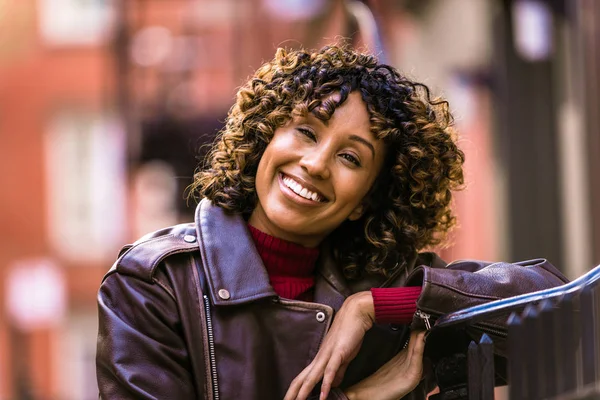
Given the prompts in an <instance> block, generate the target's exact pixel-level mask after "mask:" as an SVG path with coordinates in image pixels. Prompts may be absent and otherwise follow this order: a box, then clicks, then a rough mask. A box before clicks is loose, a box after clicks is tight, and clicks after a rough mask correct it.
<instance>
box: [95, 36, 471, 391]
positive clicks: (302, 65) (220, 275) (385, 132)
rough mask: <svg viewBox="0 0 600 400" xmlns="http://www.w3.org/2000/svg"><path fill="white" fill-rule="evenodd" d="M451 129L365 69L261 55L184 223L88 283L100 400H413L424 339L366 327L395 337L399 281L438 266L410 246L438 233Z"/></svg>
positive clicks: (454, 165) (342, 53) (457, 174)
mask: <svg viewBox="0 0 600 400" xmlns="http://www.w3.org/2000/svg"><path fill="white" fill-rule="evenodd" d="M450 125H451V117H450V115H449V113H448V106H447V103H446V102H444V101H433V100H431V99H430V96H429V91H428V89H427V87H426V86H424V85H421V84H418V83H415V82H412V81H410V80H409V79H407V78H405V77H403V76H401V75H400V74H399V73H398V72H397V71H396V70H394V69H393V68H391V67H388V66H385V65H381V64H378V62H377V59H376V58H375V57H374V56H370V55H367V54H362V53H359V52H356V51H354V50H351V49H348V48H343V47H326V48H324V49H322V50H321V51H319V52H314V53H311V52H307V51H302V50H301V51H293V52H286V51H284V50H281V49H280V50H278V51H277V54H276V56H275V58H274V59H273V60H272V61H270V62H268V63H266V64H265V65H264V66H262V67H261V68H260V69H259V70H258V71H257V72H256V74H255V76H254V77H253V78H252V79H251V80H250V81H249V82H248V83H247V84H246V85H245V86H243V87H242V88H241V89H240V90H239V92H238V95H237V100H236V103H235V105H234V106H233V107H232V109H231V110H230V113H229V116H228V119H227V124H226V127H225V129H224V130H223V132H222V133H221V134H220V135H219V137H218V138H217V140H216V142H215V144H214V147H213V149H212V151H211V153H210V155H209V158H208V165H207V167H206V168H205V169H202V170H200V171H199V172H198V173H197V174H196V177H195V183H194V189H196V191H197V193H198V194H199V196H200V197H201V198H202V200H201V201H200V204H199V205H198V208H197V210H196V218H195V223H193V224H185V225H178V226H175V227H171V228H167V229H164V230H161V231H158V232H155V233H153V234H150V235H148V236H147V237H145V238H142V239H140V240H139V241H138V242H136V243H135V244H134V245H132V246H127V247H125V248H124V250H123V251H122V252H121V254H120V257H119V259H118V260H117V262H116V263H115V265H114V266H113V268H112V269H111V271H110V272H109V273H108V274H107V275H106V277H105V278H104V280H103V283H102V286H101V288H100V292H99V297H98V301H99V318H100V327H99V336H98V353H97V377H98V385H99V388H100V394H101V398H103V399H113V398H115V399H116V398H119V399H123V398H132V399H133V398H135V399H168V398H173V399H184V398H186V399H187V398H211V399H212V398H214V399H219V398H222V399H281V398H283V397H284V395H285V394H286V392H287V391H288V387H289V386H290V383H291V382H292V380H293V379H294V377H296V376H298V378H296V379H295V380H294V383H293V385H292V386H291V387H290V389H289V392H287V397H286V398H290V399H291V398H306V397H307V396H308V395H309V394H310V393H311V392H312V393H313V394H314V395H317V396H320V398H322V399H323V398H342V399H343V398H356V399H360V398H367V397H368V398H370V399H373V400H374V399H397V398H401V397H403V396H405V395H406V394H408V393H411V394H410V396H412V397H411V398H424V395H425V393H426V390H425V388H424V385H420V386H419V387H418V388H417V389H415V387H416V386H417V385H418V384H419V381H420V377H421V368H422V354H423V347H424V344H423V340H424V339H423V337H424V336H423V334H422V333H418V332H417V331H415V332H413V333H412V334H411V333H410V332H409V330H408V328H407V327H406V326H404V327H401V328H400V329H399V327H397V326H389V325H386V324H381V323H380V322H382V321H385V320H386V318H387V319H389V318H391V319H392V320H393V321H395V322H402V323H406V325H408V322H410V320H411V319H412V317H413V313H414V311H415V309H416V305H415V303H416V299H417V298H419V296H420V288H418V287H417V288H405V287H403V286H405V284H406V279H407V275H408V272H410V271H413V270H414V269H415V267H416V266H418V265H428V266H431V267H440V266H442V267H443V266H444V264H442V263H441V261H440V260H439V259H438V258H436V257H435V256H434V255H432V254H430V253H425V254H417V251H418V250H420V249H422V248H424V247H427V246H430V245H434V244H437V243H439V242H440V240H442V239H443V237H444V235H445V234H446V233H447V231H448V230H449V229H450V228H451V227H452V225H453V224H454V216H453V214H452V212H451V209H450V201H451V191H452V190H454V189H456V188H458V187H459V186H460V185H461V184H462V183H463V176H462V163H463V158H464V156H463V153H462V152H461V151H460V150H459V149H458V148H457V146H456V142H455V139H454V136H453V134H452V131H451V128H450ZM417 285H418V283H417ZM390 286H394V287H399V289H373V290H372V291H371V289H372V288H383V287H390ZM386 296H387V297H386ZM387 298H391V299H392V301H391V306H390V301H387V300H386V299H387ZM374 299H375V301H374ZM382 299H383V300H382ZM397 303H398V304H400V303H402V304H405V306H406V307H404V306H403V307H400V308H402V309H401V310H399V309H398V307H395V305H396V304H397ZM334 315H336V318H335V323H334V324H333V326H332V328H331V330H330V332H329V334H328V335H327V338H326V339H324V337H325V335H326V333H327V332H328V328H329V326H330V324H331V322H332V320H333V317H334ZM346 333H347V334H346ZM409 337H410V341H409V343H408V345H407V341H408V339H409ZM403 348H404V350H402V349H403ZM317 353H318V356H317ZM315 356H317V358H315ZM313 359H314V361H313ZM322 377H324V379H323V385H322V386H321V388H318V387H317V388H316V389H314V390H313V387H315V385H316V383H317V382H318V381H319V380H320V379H321V378H322ZM332 388H333V389H332ZM413 389H414V390H413Z"/></svg>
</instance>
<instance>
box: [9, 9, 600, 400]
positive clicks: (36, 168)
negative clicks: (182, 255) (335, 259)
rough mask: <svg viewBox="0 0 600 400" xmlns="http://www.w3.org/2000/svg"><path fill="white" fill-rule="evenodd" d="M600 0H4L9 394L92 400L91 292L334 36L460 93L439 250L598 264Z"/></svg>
mask: <svg viewBox="0 0 600 400" xmlns="http://www.w3.org/2000/svg"><path fill="white" fill-rule="evenodd" d="M597 17H600V5H598V3H597V2H594V0H577V1H559V0H548V1H534V0H520V1H517V0H515V1H509V0H504V1H487V2H486V1H480V0H428V1H418V0H403V1H395V0H394V1H392V0H374V1H365V2H361V1H350V0H348V1H346V0H309V1H293V0H286V1H279V0H244V1H240V0H169V1H164V0H127V1H117V0H112V1H109V0H98V1H88V2H80V1H76V0H38V1H33V0H0V182H1V183H2V185H1V187H2V188H3V191H2V196H0V205H1V207H0V222H1V224H0V226H1V227H2V228H3V229H2V240H0V399H67V400H70V399H77V400H81V399H95V398H97V389H96V386H95V385H96V383H95V375H94V374H95V372H94V368H95V367H94V353H95V340H96V329H97V321H96V304H95V301H96V300H95V299H96V292H97V289H98V286H99V284H100V281H101V279H102V276H103V274H104V273H105V272H106V271H107V270H108V268H110V265H111V264H112V262H113V261H114V259H115V257H116V254H117V252H118V250H119V248H120V246H121V245H122V244H124V243H127V242H131V241H133V240H135V239H136V238H137V237H139V236H140V235H142V234H144V233H147V232H149V231H152V230H154V229H158V228H160V227H163V226H166V225H170V224H174V223H178V222H181V221H187V220H189V219H190V218H191V213H192V210H193V207H194V205H193V204H189V205H188V204H187V203H186V201H185V199H184V190H185V187H186V186H187V185H188V184H189V183H190V182H191V179H192V174H193V170H194V168H195V165H196V164H197V157H198V154H201V153H202V149H201V145H202V144H203V143H207V142H210V140H211V139H212V137H213V136H214V134H215V133H216V132H217V131H218V130H219V129H220V127H221V126H222V123H223V120H224V117H225V115H226V112H227V110H228V108H229V107H230V106H231V104H232V103H233V100H234V95H235V89H236V87H238V86H239V85H241V84H242V83H243V82H244V80H245V78H246V77H247V76H249V75H250V74H251V73H252V72H253V71H254V70H255V69H256V68H257V67H258V66H259V65H260V64H261V62H262V61H263V60H267V59H269V58H271V57H272V56H273V54H274V50H275V48H276V47H278V46H285V47H291V48H295V47H299V46H304V47H307V48H317V47H320V46H321V45H323V44H326V43H331V42H333V41H335V40H336V39H337V38H339V37H351V38H352V40H353V41H354V43H356V44H357V45H359V46H366V47H368V48H370V49H372V50H373V51H375V52H378V53H379V54H381V56H382V57H383V59H384V60H385V61H386V62H388V63H390V64H392V65H394V66H397V67H399V68H400V69H401V70H402V71H404V72H406V73H407V74H408V75H410V76H411V77H413V78H415V79H417V80H420V81H423V82H425V83H426V84H428V85H429V86H431V87H432V88H433V89H434V92H435V93H438V94H442V95H444V96H445V97H447V98H448V99H449V100H450V104H451V108H452V109H453V110H454V113H455V116H456V118H457V128H458V131H459V134H460V141H461V145H462V147H463V149H464V150H465V152H466V155H467V164H466V166H465V167H466V177H467V188H466V190H464V191H463V192H461V193H460V194H459V195H458V196H457V200H456V202H457V204H456V207H457V212H458V214H459V221H460V225H459V228H458V229H457V230H456V233H455V234H454V236H453V238H452V245H451V246H450V247H448V248H446V249H442V250H440V251H441V252H442V254H443V255H444V257H445V258H447V259H457V258H481V259H506V260H515V259H522V258H532V257H537V256H544V257H548V258H549V259H550V260H551V261H552V262H553V263H555V264H556V265H558V266H559V267H560V268H561V269H563V271H565V272H566V273H567V274H568V275H570V276H571V277H573V276H575V275H579V274H581V273H582V272H584V271H585V270H586V269H589V268H590V267H592V266H593V265H594V264H597V263H600V209H599V208H598V207H595V206H594V205H595V204H598V202H599V200H600V186H599V185H597V184H595V181H594V177H595V176H596V174H597V173H598V172H600V161H599V160H600V159H599V158H598V157H597V154H600V136H599V135H598V133H597V132H598V128H599V127H600V126H599V125H600V120H599V119H598V118H599V117H598V116H597V115H596V110H597V109H598V105H599V100H600V99H599V96H600V80H599V79H598V76H597V71H598V70H600V69H599V68H598V63H599V61H600V57H599V54H600V52H599V50H600V47H599V46H598V43H597V42H596V40H595V37H598V32H599V29H600V25H599V24H598V23H597V22H595V21H597V20H600V19H598V18H597Z"/></svg>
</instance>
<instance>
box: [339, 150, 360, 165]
mask: <svg viewBox="0 0 600 400" xmlns="http://www.w3.org/2000/svg"><path fill="white" fill-rule="evenodd" d="M340 157H342V158H343V159H344V160H347V161H349V162H351V163H352V164H354V165H356V166H357V167H360V161H359V160H358V158H356V157H354V156H353V155H352V154H349V153H344V154H340Z"/></svg>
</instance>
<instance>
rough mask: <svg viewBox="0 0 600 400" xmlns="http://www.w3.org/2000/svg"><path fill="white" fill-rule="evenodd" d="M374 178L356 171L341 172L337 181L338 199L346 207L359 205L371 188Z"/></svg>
mask: <svg viewBox="0 0 600 400" xmlns="http://www.w3.org/2000/svg"><path fill="white" fill-rule="evenodd" d="M371 185H372V179H371V178H370V177H365V176H361V175H360V174H355V173H345V174H340V176H339V178H338V179H337V182H336V185H335V186H336V193H337V198H338V201H340V200H341V201H342V202H343V203H344V204H343V206H344V207H349V208H352V209H353V208H354V207H356V206H357V205H359V204H360V203H361V202H362V200H363V198H364V197H365V196H366V195H367V193H368V192H369V190H370V189H371Z"/></svg>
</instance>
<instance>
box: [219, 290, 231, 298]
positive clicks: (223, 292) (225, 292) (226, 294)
mask: <svg viewBox="0 0 600 400" xmlns="http://www.w3.org/2000/svg"><path fill="white" fill-rule="evenodd" d="M219 297H220V298H222V299H223V300H229V298H230V297H231V295H230V294H229V291H228V290H225V289H219Z"/></svg>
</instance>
